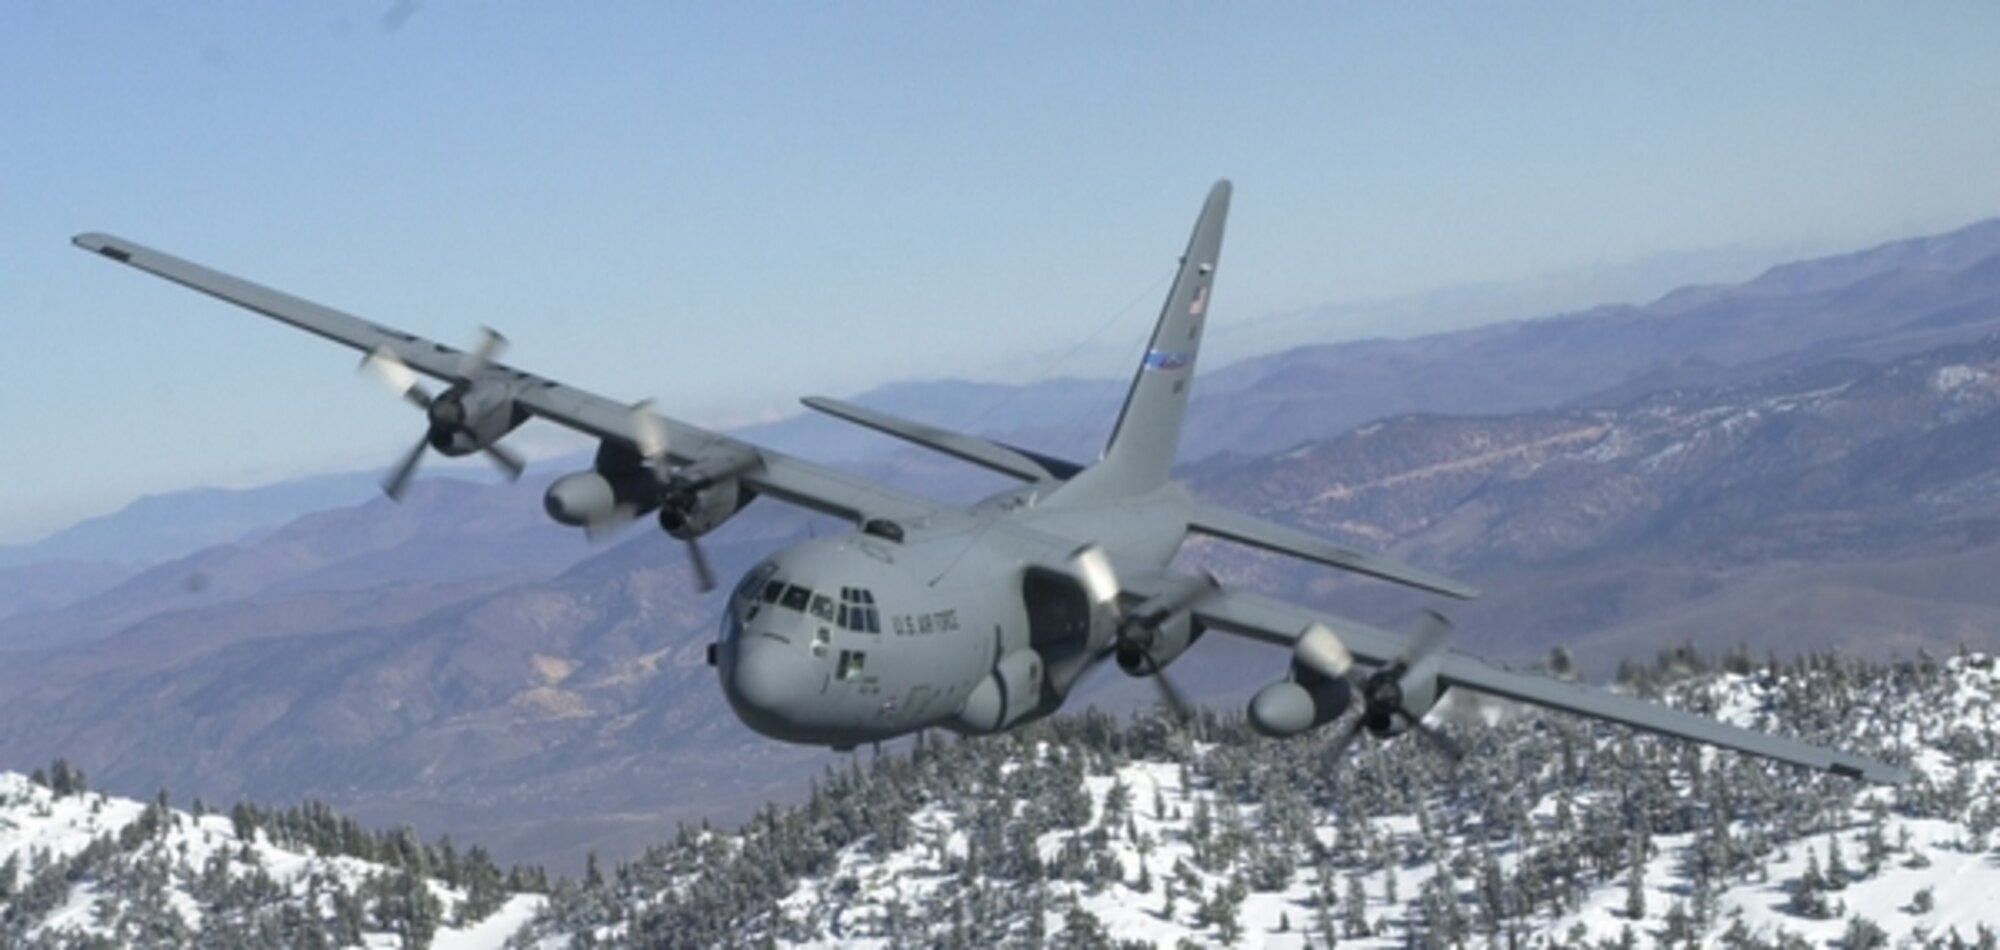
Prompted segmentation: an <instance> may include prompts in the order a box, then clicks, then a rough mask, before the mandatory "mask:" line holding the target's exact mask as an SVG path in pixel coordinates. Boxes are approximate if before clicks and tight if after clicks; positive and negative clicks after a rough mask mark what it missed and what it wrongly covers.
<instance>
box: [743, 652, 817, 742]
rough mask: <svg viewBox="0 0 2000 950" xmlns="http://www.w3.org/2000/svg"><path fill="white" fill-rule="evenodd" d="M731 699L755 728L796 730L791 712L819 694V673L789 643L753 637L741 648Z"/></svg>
mask: <svg viewBox="0 0 2000 950" xmlns="http://www.w3.org/2000/svg"><path fill="white" fill-rule="evenodd" d="M728 678H729V695H730V696H731V698H733V699H735V700H736V701H737V709H738V711H739V713H742V714H743V715H744V719H745V721H747V722H749V723H750V725H751V726H752V727H754V728H758V729H764V730H766V731H768V729H769V728H778V729H784V728H785V727H787V726H794V727H795V724H794V723H792V722H791V721H790V720H791V719H792V718H793V717H792V716H791V715H789V712H790V711H791V710H793V709H795V708H796V707H798V705H799V704H800V703H802V702H804V701H805V700H806V699H807V698H808V697H810V696H813V695H815V694H817V693H818V692H819V685H820V683H819V681H820V676H819V672H818V671H817V670H815V669H814V668H813V666H812V664H811V663H810V662H808V661H807V659H806V657H805V654H803V653H802V652H800V651H799V649H798V648H797V647H795V646H793V645H791V644H789V643H784V642H781V641H778V640H775V639H772V638H770V637H766V636H752V637H749V638H747V639H746V640H745V641H743V642H742V643H740V644H739V645H738V648H737V651H736V663H735V665H734V667H733V668H732V669H730V670H729V671H728Z"/></svg>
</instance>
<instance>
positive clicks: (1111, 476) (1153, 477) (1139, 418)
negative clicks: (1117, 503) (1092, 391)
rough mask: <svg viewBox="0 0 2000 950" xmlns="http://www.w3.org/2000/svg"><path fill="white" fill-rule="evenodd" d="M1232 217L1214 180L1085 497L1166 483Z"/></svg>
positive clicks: (1223, 186)
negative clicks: (1225, 230)
mask: <svg viewBox="0 0 2000 950" xmlns="http://www.w3.org/2000/svg"><path fill="white" fill-rule="evenodd" d="M1227 217H1229V182H1228V180H1227V179H1225V180H1222V181H1218V182H1216V183H1215V187H1213V188H1211V189H1209V192H1208V202H1207V203H1206V204H1204V205H1202V209H1201V217H1200V218H1199V219H1197V220H1196V221H1195V223H1194V235H1193V236H1192V237H1190V238H1189V239H1188V246H1187V254H1186V255H1185V256H1183V257H1182V258H1181V269H1180V273H1179V274H1177V275H1176V276H1175V277H1174V286H1173V289H1172V290H1170V291H1168V292H1167V303H1166V306H1165V307H1164V308H1163V309H1162V310H1161V311H1160V321H1159V323H1158V324H1157V325H1156V326H1154V328H1153V339H1152V341H1151V342H1150V343H1148V344H1147V346H1146V354H1145V356H1144V357H1142V358H1141V359H1140V360H1139V368H1138V371H1137V373H1136V374H1135V375H1134V376H1133V379H1132V388H1131V390H1130V391H1128V392H1127V393H1126V394H1125V408H1123V409H1122V410H1120V411H1119V413H1118V424H1117V426H1116V427H1114V428H1113V429H1112V430H1111V442H1110V443H1109V444H1108V445H1106V446H1105V449H1104V460H1103V461H1101V462H1099V463H1097V465H1095V466H1092V468H1091V470H1090V471H1088V472H1086V473H1084V474H1083V475H1081V476H1079V477H1078V478H1079V481H1083V480H1086V479H1087V481H1088V482H1089V484H1090V486H1091V489H1092V490H1091V491H1090V492H1089V494H1091V495H1094V496H1098V497H1103V496H1105V495H1123V494H1142V493H1145V492H1148V491H1151V490H1153V489H1155V488H1158V487H1159V486H1161V485H1163V484H1165V483H1166V481H1167V479H1168V475H1169V472H1170V471H1171V470H1172V468H1173V465H1174V454H1175V452H1176V451H1177V450H1178V449H1179V447H1180V440H1181V419H1182V417H1183V416H1185V415H1186V414H1187V401H1188V390H1189V388H1190V387H1191V386H1192V385H1193V381H1194V364H1195V357H1196V355H1198V354H1199V353H1200V352H1201V334H1202V325H1203V324H1204V323H1206V322H1207V317H1208V308H1209V295H1210V294H1211V293H1212V292H1213V288H1214V285H1215V265H1216V261H1217V259H1218V258H1219V257H1220V255H1221V253H1222V223H1223V219H1225V218H1227Z"/></svg>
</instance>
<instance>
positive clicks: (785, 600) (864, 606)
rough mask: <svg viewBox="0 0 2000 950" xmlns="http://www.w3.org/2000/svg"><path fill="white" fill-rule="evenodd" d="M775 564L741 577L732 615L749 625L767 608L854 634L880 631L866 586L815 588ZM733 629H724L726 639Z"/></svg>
mask: <svg viewBox="0 0 2000 950" xmlns="http://www.w3.org/2000/svg"><path fill="white" fill-rule="evenodd" d="M777 575H778V565H777V564H775V563H771V562H765V563H764V564H761V565H759V566H758V567H757V568H756V569H755V570H752V571H751V572H750V573H749V574H747V575H745V576H744V578H743V583H741V584H739V585H737V588H736V592H735V593H734V594H733V595H731V597H730V610H729V612H730V613H732V614H740V615H741V620H742V622H743V623H745V624H748V623H750V622H752V621H755V620H756V619H757V618H758V617H759V616H762V615H763V614H764V613H765V612H766V611H790V612H792V613H797V614H805V615H807V616H810V617H812V618H814V619H816V620H818V621H819V622H821V623H825V624H831V625H833V626H836V627H839V628H840V629H842V630H852V631H854V632H855V633H877V634H879V633H881V632H882V613H881V610H880V609H879V608H878V607H877V606H876V604H875V592H874V591H871V590H869V589H868V588H865V587H842V588H840V589H839V591H838V592H837V593H836V592H834V591H833V590H832V589H830V588H829V589H828V590H814V589H813V588H812V587H810V586H808V585H805V584H798V583H793V582H791V581H788V580H786V579H785V578H782V577H779V576H777ZM731 632H732V631H727V630H725V631H724V638H725V639H727V638H728V636H729V634H730V633H731Z"/></svg>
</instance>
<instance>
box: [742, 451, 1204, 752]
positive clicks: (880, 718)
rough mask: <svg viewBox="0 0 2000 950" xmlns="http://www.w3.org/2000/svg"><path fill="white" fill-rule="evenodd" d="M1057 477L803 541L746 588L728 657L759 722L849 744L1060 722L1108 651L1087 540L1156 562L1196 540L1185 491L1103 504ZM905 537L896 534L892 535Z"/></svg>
mask: <svg viewBox="0 0 2000 950" xmlns="http://www.w3.org/2000/svg"><path fill="white" fill-rule="evenodd" d="M1070 487H1071V486H1061V487H1058V486H1054V485H1049V484H1042V485H1033V486H1027V487H1024V488H1020V489H1015V490H1012V491H1007V492H1003V493H1001V494H999V495H995V496H993V497H991V498H988V499H986V500H985V501H983V502H981V503H979V504H978V505H975V506H974V507H972V508H971V509H969V510H966V511H962V512H949V513H946V514H942V515H940V516H939V517H936V518H934V519H931V520H929V521H927V522H925V523H921V524H905V525H898V526H896V527H897V528H898V529H900V533H901V535H902V537H901V540H894V539H893V538H892V537H885V536H883V532H879V531H878V533H865V532H856V533H852V534H846V535H841V536H837V537H829V538H819V539H814V540H809V541H803V542H800V543H798V544H794V545H792V546H790V547H787V548H785V549H784V550H782V551H779V552H778V553H777V554H775V555H773V556H772V557H770V558H769V559H767V560H765V561H763V562H762V563H760V564H758V565H757V566H756V567H754V568H752V569H751V570H750V571H749V572H748V573H747V574H745V575H744V577H743V578H742V580H740V581H739V582H738V583H737V585H736V587H735V589H734V591H733V592H732V593H731V595H730V598H729V601H728V603H727V604H726V605H725V606H724V608H723V619H722V625H721V626H722V629H721V637H720V640H719V642H718V644H717V650H716V665H717V667H718V670H719V672H720V674H721V678H722V687H723V692H724V694H725V695H726V696H727V697H728V700H729V704H730V706H731V708H732V709H734V710H735V712H736V715H737V716H738V717H739V718H741V719H742V720H743V722H744V723H745V724H746V725H748V726H750V728H752V729H754V730H756V731H758V732H760V733H762V734H764V735H767V736H770V737H772V738H775V739H782V740H785V741H788V742H798V743H806V744H814V745H829V746H835V747H849V746H853V745H856V744H859V743H865V742H877V741H881V740H884V739H890V738H894V737H896V736H900V735H904V734H907V733H910V732H915V731H917V730H921V729H925V728H929V727H932V726H943V727H947V728H952V729H956V730H958V731H963V732H989V731H998V730H999V729H1003V728H1007V727H1010V726H1013V725H1017V724H1019V723H1020V722H1022V721H1026V720H1028V719H1032V718H1034V717H1037V716H1041V715H1047V714H1048V713H1049V712H1052V711H1054V710H1055V709H1056V708H1057V707H1059V706H1060V705H1061V704H1062V701H1063V700H1064V699H1065V698H1066V697H1067V696H1068V694H1069V691H1070V690H1071V688H1073V687H1074V686H1075V685H1076V683H1077V681H1078V679H1079V678H1080V677H1081V676H1082V674H1083V672H1084V671H1085V670H1086V669H1087V668H1088V667H1089V666H1090V665H1091V664H1092V663H1094V662H1095V661H1097V660H1099V659H1101V658H1102V657H1103V656H1104V655H1105V654H1106V652H1107V651H1108V650H1109V648H1110V646H1111V641H1112V637H1113V635H1114V629H1113V622H1112V620H1111V618H1110V616H1109V615H1108V613H1107V612H1105V611H1104V610H1102V609H1100V608H1099V607H1098V605H1094V604H1090V603H1089V602H1088V601H1087V599H1086V598H1085V597H1084V596H1083V592H1082V591H1081V589H1080V588H1079V587H1078V586H1077V585H1076V583H1075V582H1074V580H1073V578H1072V577H1071V569H1070V567H1069V566H1068V563H1067V561H1068V557H1069V556H1070V555H1071V554H1072V553H1074V552H1075V550H1076V549H1077V547H1078V546H1079V545H1080V544H1082V543H1084V542H1085V541H1091V542H1094V543H1096V544H1099V545H1102V546H1103V547H1104V548H1105V550H1106V551H1107V552H1108V553H1109V554H1110V555H1111V556H1112V557H1114V558H1115V559H1117V561H1118V562H1119V563H1120V564H1124V565H1131V566H1134V567H1159V566H1162V565H1164V564H1166V562H1167V561H1168V560H1169V559H1171V558H1172V557H1173V555H1174V552H1175V551H1176V550H1177V549H1178V548H1179V546H1180V543H1181V541H1182V539H1183V538H1184V537H1185V536H1186V533H1187V517H1186V513H1187V511H1188V507H1189V501H1188V497H1187V495H1186V493H1185V491H1184V490H1182V489H1181V488H1180V486H1178V485H1177V484H1172V483H1169V484H1168V485H1166V486H1163V487H1162V488H1160V489H1158V490H1156V491H1154V492H1151V493H1149V494H1147V495H1144V496H1140V497H1137V498H1121V499H1118V500H1116V501H1115V502H1107V503H1092V502H1090V501H1087V500H1073V496H1074V495H1076V494H1081V493H1080V492H1072V491H1067V490H1065V489H1068V488H1070ZM886 533H887V534H889V535H893V534H895V533H896V532H894V531H890V532H886Z"/></svg>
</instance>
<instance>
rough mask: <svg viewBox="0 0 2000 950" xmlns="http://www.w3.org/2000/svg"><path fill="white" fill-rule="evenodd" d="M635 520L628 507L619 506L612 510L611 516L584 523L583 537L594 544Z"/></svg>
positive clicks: (635, 517) (636, 517)
mask: <svg viewBox="0 0 2000 950" xmlns="http://www.w3.org/2000/svg"><path fill="white" fill-rule="evenodd" d="M637 520H639V518H638V516H637V515H635V514H634V513H633V512H632V509H631V508H630V507H628V506H626V505H619V506H617V507H616V508H614V509H613V510H612V512H611V514H609V515H607V516H605V517H603V518H599V519H597V520H596V521H591V522H587V523H585V524H584V526H583V536H584V538H585V539H586V540H588V541H590V542H591V543H592V544H595V543H597V542H599V541H602V540H604V539H605V538H608V537H610V536H612V535H613V534H616V533H617V532H618V531H619V530H620V529H622V528H624V527H625V526H626V525H628V524H631V523H632V522H634V521H637Z"/></svg>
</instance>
